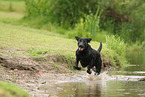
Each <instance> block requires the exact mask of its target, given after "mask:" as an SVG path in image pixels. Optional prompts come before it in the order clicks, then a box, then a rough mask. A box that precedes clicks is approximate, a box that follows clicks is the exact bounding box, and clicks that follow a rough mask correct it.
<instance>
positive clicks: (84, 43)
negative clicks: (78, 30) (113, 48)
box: [75, 36, 92, 51]
mask: <svg viewBox="0 0 145 97" xmlns="http://www.w3.org/2000/svg"><path fill="white" fill-rule="evenodd" d="M75 38H76V40H77V41H78V47H79V51H83V50H85V49H86V48H87V46H88V43H89V42H90V41H91V40H92V39H91V38H82V37H78V36H76V37H75Z"/></svg>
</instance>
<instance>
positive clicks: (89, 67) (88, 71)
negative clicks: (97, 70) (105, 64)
mask: <svg viewBox="0 0 145 97" xmlns="http://www.w3.org/2000/svg"><path fill="white" fill-rule="evenodd" d="M90 69H91V66H90V65H89V66H88V70H87V73H89V74H91V73H92V71H91V70H90Z"/></svg>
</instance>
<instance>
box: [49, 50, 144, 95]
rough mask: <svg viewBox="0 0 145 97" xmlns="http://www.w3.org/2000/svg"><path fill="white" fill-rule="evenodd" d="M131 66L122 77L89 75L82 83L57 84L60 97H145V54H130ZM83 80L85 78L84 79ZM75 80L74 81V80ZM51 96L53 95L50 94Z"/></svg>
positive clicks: (122, 72)
mask: <svg viewBox="0 0 145 97" xmlns="http://www.w3.org/2000/svg"><path fill="white" fill-rule="evenodd" d="M127 58H128V60H129V61H130V63H131V65H129V66H128V67H126V69H125V71H118V72H117V74H120V75H108V74H107V72H103V73H102V74H101V75H100V76H94V75H88V76H87V77H85V78H84V79H87V80H84V81H83V80H81V81H72V82H71V81H69V82H62V83H59V84H56V87H58V89H57V90H56V91H55V96H58V97H145V82H144V81H138V80H139V79H141V78H145V52H128V55H127ZM121 74H122V75H121ZM82 78H83V77H82ZM72 80H73V79H72ZM49 94H50V96H51V93H50V92H49Z"/></svg>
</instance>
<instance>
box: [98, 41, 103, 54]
mask: <svg viewBox="0 0 145 97" xmlns="http://www.w3.org/2000/svg"><path fill="white" fill-rule="evenodd" d="M101 50H102V42H100V47H99V49H98V51H99V53H100V52H101Z"/></svg>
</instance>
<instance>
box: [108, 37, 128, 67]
mask: <svg viewBox="0 0 145 97" xmlns="http://www.w3.org/2000/svg"><path fill="white" fill-rule="evenodd" d="M106 45H107V48H109V49H111V50H113V51H114V52H113V53H112V54H113V55H114V56H113V59H114V60H116V61H115V64H118V66H122V65H125V64H127V60H126V58H125V57H126V44H125V43H124V41H123V40H121V39H120V37H119V36H117V35H112V36H106ZM109 56H110V55H109ZM118 59H119V60H118ZM119 64H120V65H119Z"/></svg>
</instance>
